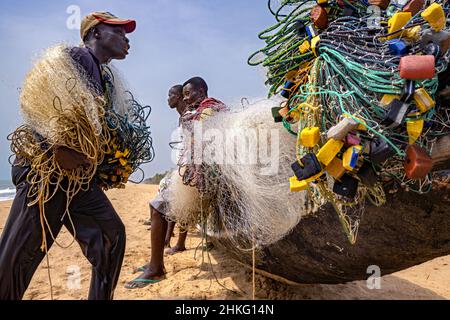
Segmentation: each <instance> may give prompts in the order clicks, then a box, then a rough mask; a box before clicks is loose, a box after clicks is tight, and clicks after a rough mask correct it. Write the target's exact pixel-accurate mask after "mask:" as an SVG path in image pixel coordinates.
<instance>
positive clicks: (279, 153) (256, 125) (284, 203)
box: [168, 100, 311, 246]
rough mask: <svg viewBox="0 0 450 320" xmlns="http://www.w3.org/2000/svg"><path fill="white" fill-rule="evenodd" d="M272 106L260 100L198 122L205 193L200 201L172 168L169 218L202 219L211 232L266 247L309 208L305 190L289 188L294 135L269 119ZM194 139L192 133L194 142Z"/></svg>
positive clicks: (195, 193)
mask: <svg viewBox="0 0 450 320" xmlns="http://www.w3.org/2000/svg"><path fill="white" fill-rule="evenodd" d="M275 106H278V101H275V100H262V101H259V102H256V103H253V104H250V105H249V106H248V107H246V108H245V110H242V106H239V107H238V106H236V108H234V110H238V109H241V111H236V112H234V111H231V112H218V113H215V114H214V115H213V116H211V117H210V118H208V119H206V120H205V121H203V122H201V125H202V131H201V132H202V136H203V143H202V147H203V158H202V160H203V164H207V165H209V167H210V168H211V169H210V170H209V174H208V176H206V177H205V179H206V180H208V183H207V185H208V186H209V187H208V190H207V193H208V196H206V198H204V199H203V202H201V201H200V193H199V192H198V191H197V189H196V188H195V187H188V186H185V185H183V183H182V181H181V178H180V175H179V173H178V172H175V173H174V174H172V178H171V182H170V184H169V192H168V194H169V196H168V198H169V203H170V206H169V207H170V212H169V213H168V217H169V219H172V220H176V221H178V222H180V223H182V224H192V222H194V223H200V222H204V221H205V220H206V221H208V224H209V226H208V227H209V229H210V231H211V232H214V233H215V236H220V235H221V234H222V235H224V234H226V235H227V236H228V237H231V238H232V239H234V240H236V242H237V243H247V244H248V243H249V241H251V242H252V243H255V244H256V245H259V246H265V245H268V244H271V243H274V242H276V241H278V240H280V239H281V238H283V237H284V236H285V235H286V234H287V233H289V232H290V231H291V230H292V229H293V228H294V227H295V226H296V225H297V224H298V222H299V220H300V219H301V217H302V216H303V215H306V214H308V213H309V212H311V210H309V211H308V210H307V209H306V208H307V207H308V206H307V193H306V192H300V193H292V192H290V190H289V177H291V176H292V175H293V173H292V170H291V168H290V167H291V162H292V157H293V155H295V139H296V138H295V136H293V135H290V134H289V133H288V132H287V131H286V130H284V129H283V128H280V125H279V124H276V123H274V121H273V118H272V117H271V110H270V109H271V108H272V107H275ZM232 110H233V108H232ZM197 123H200V122H197ZM185 136H189V135H185ZM198 138H199V136H198V134H195V135H194V141H195V143H196V144H197V145H198ZM187 144H189V142H187ZM199 211H201V212H202V213H203V215H198V213H199ZM193 212H196V213H197V215H193V214H192V213H193Z"/></svg>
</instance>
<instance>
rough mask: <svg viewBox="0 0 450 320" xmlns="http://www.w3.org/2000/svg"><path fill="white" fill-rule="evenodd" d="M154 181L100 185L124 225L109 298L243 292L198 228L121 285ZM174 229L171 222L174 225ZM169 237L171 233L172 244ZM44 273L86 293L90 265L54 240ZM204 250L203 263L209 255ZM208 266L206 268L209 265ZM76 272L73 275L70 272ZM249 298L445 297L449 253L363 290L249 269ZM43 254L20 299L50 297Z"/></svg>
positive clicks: (64, 239)
mask: <svg viewBox="0 0 450 320" xmlns="http://www.w3.org/2000/svg"><path fill="white" fill-rule="evenodd" d="M156 191H157V186H152V185H128V186H127V188H126V189H125V190H111V191H109V192H107V194H108V197H109V198H110V199H111V201H112V203H113V205H114V207H115V209H116V210H117V212H118V213H119V215H120V216H121V217H122V220H123V222H124V223H125V225H126V229H127V248H126V253H125V259H124V263H123V267H122V272H121V275H120V280H119V284H118V287H117V289H116V292H115V299H121V300H134V299H164V300H167V299H208V300H211V299H251V298H252V295H253V290H252V288H253V283H252V274H251V272H250V271H249V270H247V269H245V268H243V267H242V266H241V265H239V264H238V263H236V262H235V261H233V260H232V259H230V258H229V257H228V256H227V255H226V254H225V253H224V252H221V251H219V250H218V249H212V250H211V251H210V252H209V257H208V256H207V254H206V253H205V254H204V255H203V256H202V252H201V250H196V248H198V247H199V245H200V244H201V237H200V234H199V233H197V232H195V231H192V232H190V233H189V236H188V240H187V243H186V245H187V250H186V251H185V252H182V253H178V254H176V255H174V256H166V258H165V261H166V262H165V264H166V269H167V279H166V280H163V281H161V282H159V283H157V284H153V285H150V286H147V287H145V288H143V289H135V290H128V289H125V288H124V284H125V283H126V282H127V281H129V280H131V279H133V277H135V276H136V274H134V273H133V270H134V268H136V267H139V266H141V265H143V264H145V262H146V261H147V260H148V258H149V254H150V232H149V230H148V228H149V227H148V226H145V225H143V222H144V220H145V219H146V218H147V217H148V214H149V213H148V212H149V210H148V201H149V200H150V199H151V198H152V197H153V196H154V195H155V194H156ZM10 206H11V201H3V202H0V232H1V231H2V229H3V225H4V224H5V221H6V219H7V216H8V212H9V208H10ZM175 233H176V235H177V233H178V230H176V231H175ZM58 240H59V242H61V243H63V244H65V243H70V241H71V236H70V234H69V233H68V232H67V230H65V229H63V230H62V231H61V233H60V235H59V236H58ZM175 242H176V237H175V238H173V239H172V242H171V243H172V245H174V244H175ZM49 255H50V275H51V280H52V284H53V294H54V298H55V299H59V300H63V299H77V300H79V299H86V297H87V292H88V290H89V282H90V274H91V270H90V265H89V263H88V262H87V260H86V259H85V258H84V256H83V254H82V252H81V250H80V248H79V246H78V245H77V244H76V243H74V244H73V245H72V246H71V247H70V248H68V249H62V248H59V247H57V246H56V245H54V246H53V247H52V248H51V250H50V252H49ZM209 258H210V261H211V263H209ZM210 266H212V270H213V272H211V268H210ZM78 275H79V277H78ZM255 288H256V290H255V296H256V298H257V299H389V300H393V299H450V256H445V257H440V258H437V259H434V260H432V261H428V262H426V263H424V264H421V265H418V266H415V267H412V268H409V269H407V270H403V271H401V272H397V273H394V274H392V275H387V276H383V277H382V279H381V289H375V290H369V289H368V288H367V286H366V282H365V281H355V282H351V283H347V284H340V285H301V286H288V285H285V284H281V283H278V282H275V281H274V280H271V279H267V278H265V277H262V276H259V275H257V276H256V280H255ZM50 298H51V296H50V286H49V279H48V269H47V265H46V262H45V260H44V262H43V263H42V264H41V266H40V267H39V269H38V271H37V272H36V274H35V276H34V278H33V280H32V282H31V284H30V286H29V288H28V290H27V292H26V294H25V299H31V300H45V299H50Z"/></svg>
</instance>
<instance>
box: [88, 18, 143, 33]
mask: <svg viewBox="0 0 450 320" xmlns="http://www.w3.org/2000/svg"><path fill="white" fill-rule="evenodd" d="M96 19H97V20H99V21H101V22H102V23H106V24H113V25H121V26H124V28H125V32H126V33H132V32H133V31H134V30H136V20H131V19H127V20H124V19H101V18H98V17H97V18H96Z"/></svg>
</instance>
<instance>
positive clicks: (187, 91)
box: [183, 83, 206, 108]
mask: <svg viewBox="0 0 450 320" xmlns="http://www.w3.org/2000/svg"><path fill="white" fill-rule="evenodd" d="M205 98H206V96H205V93H204V90H202V89H197V88H195V87H194V86H193V85H192V84H191V83H188V84H187V85H185V86H184V87H183V101H184V103H185V104H186V106H188V107H189V108H193V107H196V106H197V105H199V104H200V102H202V101H203V100H204V99H205Z"/></svg>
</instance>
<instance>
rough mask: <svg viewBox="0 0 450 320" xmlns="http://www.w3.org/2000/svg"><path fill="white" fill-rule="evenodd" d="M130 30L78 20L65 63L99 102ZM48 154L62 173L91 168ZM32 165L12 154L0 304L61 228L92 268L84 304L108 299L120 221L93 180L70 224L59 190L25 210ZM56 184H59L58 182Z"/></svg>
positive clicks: (78, 159) (122, 24)
mask: <svg viewBox="0 0 450 320" xmlns="http://www.w3.org/2000/svg"><path fill="white" fill-rule="evenodd" d="M135 28H136V22H135V21H134V20H128V19H120V18H118V17H116V16H114V15H112V14H111V13H108V12H95V13H92V14H89V15H88V16H86V17H85V18H84V19H83V21H82V24H81V38H82V40H83V42H84V46H83V47H76V48H69V49H68V52H69V54H70V56H69V59H70V58H72V59H73V62H75V63H74V65H75V66H76V67H77V69H79V71H80V73H82V74H83V75H85V76H86V77H84V78H82V79H87V80H83V81H87V82H89V83H87V87H88V88H91V90H92V92H93V94H94V96H102V97H103V96H104V95H105V93H106V81H105V78H104V76H103V73H102V65H103V64H106V63H108V62H109V61H111V60H112V59H125V57H126V55H127V54H128V50H129V48H130V45H129V40H128V39H127V37H126V33H129V32H133V31H134V29H135ZM49 91H50V89H49ZM36 135H38V133H37V132H36ZM43 138H44V139H45V138H46V137H43ZM48 152H50V153H53V155H54V159H55V160H54V161H56V162H57V163H58V165H59V167H61V168H63V169H64V170H66V171H68V172H70V170H75V169H77V168H80V167H83V166H86V165H88V166H89V165H90V163H91V162H90V161H91V160H89V159H88V158H87V157H86V155H84V154H82V153H79V152H77V151H75V150H73V149H70V148H68V147H66V146H64V147H62V146H54V147H53V148H52V149H51V150H49V151H48ZM52 159H53V158H52ZM32 160H33V159H24V158H23V157H21V156H19V155H18V154H17V155H16V160H15V161H14V164H13V166H12V178H13V183H14V184H15V186H16V188H17V193H16V197H15V199H14V202H13V204H12V207H11V211H10V214H9V217H8V220H7V222H6V225H5V228H4V230H3V232H2V235H1V238H0V300H16V299H22V297H23V295H24V293H25V291H26V289H27V287H28V285H29V283H30V281H31V279H32V276H33V274H34V273H35V271H36V269H37V267H38V266H39V264H40V262H41V261H42V259H43V258H44V257H45V252H44V251H43V250H42V248H41V241H44V243H45V239H46V247H45V249H46V250H48V249H50V246H51V245H52V243H53V239H54V237H56V236H57V235H58V233H59V231H60V230H61V228H62V226H63V225H64V226H66V228H67V229H68V230H69V231H70V232H71V233H72V234H73V235H74V236H75V238H76V240H77V242H78V244H79V245H80V247H81V249H82V251H83V254H84V255H85V256H86V258H87V259H88V260H89V262H90V263H91V264H92V279H91V285H90V290H89V299H96V300H98V299H101V300H109V299H112V298H113V294H114V289H115V287H116V284H117V281H118V278H119V273H120V269H121V265H122V260H123V256H124V251H125V227H124V225H123V223H122V221H121V219H120V218H119V216H118V215H117V213H116V211H115V210H114V208H113V206H112V205H111V203H110V202H109V200H108V198H107V197H106V195H105V194H104V192H103V190H102V188H101V187H100V186H99V184H98V183H97V179H96V177H95V176H94V178H93V179H92V180H91V181H90V182H88V183H89V188H86V189H83V190H80V191H78V193H76V194H75V196H74V197H73V198H72V201H71V202H70V207H69V210H70V219H68V216H67V215H66V214H65V208H66V204H67V194H66V193H65V191H64V190H63V189H59V187H58V189H56V191H55V193H54V194H53V195H52V197H51V198H50V199H49V200H48V201H47V202H44V203H39V205H38V204H35V205H31V206H30V205H28V203H29V201H28V200H29V199H28V195H29V194H30V192H29V190H30V187H31V185H30V183H31V182H30V181H29V179H27V176H28V173H29V172H30V170H32V169H33V168H32V167H31V164H30V163H32ZM56 178H58V179H59V181H64V178H63V177H56ZM62 185H64V182H62ZM65 185H66V187H67V185H68V184H67V183H66V184H65ZM53 188H56V187H54V186H53ZM61 188H63V187H61ZM41 206H45V218H46V224H43V223H42V221H40V218H42V215H40V212H41V213H42V211H40V209H41V208H40V207H41ZM69 220H71V221H70V222H69ZM50 234H51V236H50ZM43 239H44V240H43Z"/></svg>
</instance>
